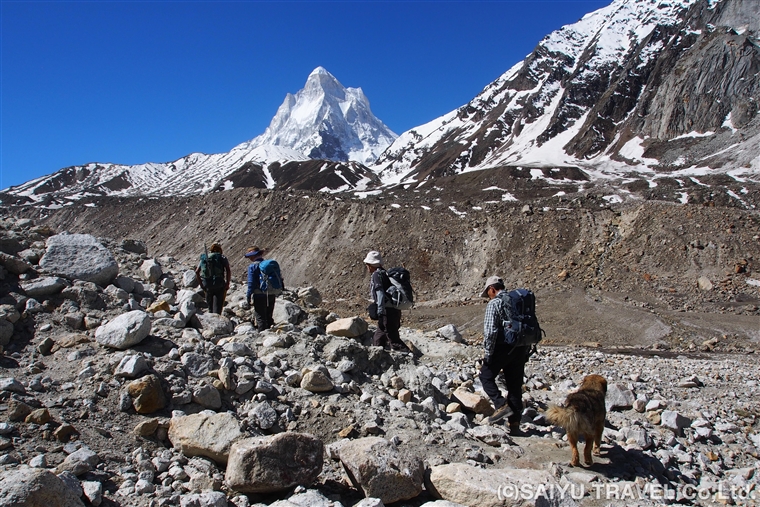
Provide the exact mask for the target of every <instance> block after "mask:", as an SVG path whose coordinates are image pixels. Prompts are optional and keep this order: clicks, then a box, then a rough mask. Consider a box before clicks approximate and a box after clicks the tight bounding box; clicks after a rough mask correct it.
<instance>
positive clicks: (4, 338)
mask: <svg viewBox="0 0 760 507" xmlns="http://www.w3.org/2000/svg"><path fill="white" fill-rule="evenodd" d="M14 330H15V328H14V327H13V324H11V323H10V322H8V321H7V320H5V319H0V345H2V346H6V345H8V344H9V343H10V342H11V338H13V331H14Z"/></svg>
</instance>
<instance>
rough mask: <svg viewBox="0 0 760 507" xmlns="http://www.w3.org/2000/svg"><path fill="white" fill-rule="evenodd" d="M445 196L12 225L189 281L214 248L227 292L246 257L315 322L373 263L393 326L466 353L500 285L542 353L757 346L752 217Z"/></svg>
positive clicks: (131, 208) (116, 213) (298, 195)
mask: <svg viewBox="0 0 760 507" xmlns="http://www.w3.org/2000/svg"><path fill="white" fill-rule="evenodd" d="M447 188H453V189H455V190H450V191H448V192H443V191H441V190H442V189H440V188H434V187H431V188H428V189H425V188H424V187H422V188H418V189H416V190H414V189H409V190H403V189H398V190H395V191H393V192H390V193H388V192H386V193H385V194H384V195H377V196H369V197H367V198H365V199H358V198H353V197H351V196H350V195H346V194H340V195H337V194H336V195H329V194H322V193H318V192H298V191H267V190H257V189H237V190H231V191H224V192H216V193H212V194H208V195H204V196H198V197H192V198H167V199H144V198H134V199H103V200H99V201H95V202H94V203H90V204H89V205H83V204H74V205H72V206H67V207H65V208H62V209H59V210H52V211H51V210H43V211H40V210H27V211H26V213H25V214H27V215H28V216H33V217H34V218H36V219H42V220H43V221H44V222H46V223H48V224H49V225H51V226H53V227H54V228H56V229H57V230H59V231H64V230H68V231H69V232H87V233H92V234H95V235H98V236H103V237H109V238H117V239H120V238H132V239H139V240H142V241H144V242H146V244H147V245H148V247H149V253H148V255H149V256H151V257H160V256H164V255H168V256H171V257H174V258H175V259H177V260H179V261H182V262H185V263H187V264H188V265H189V266H193V265H194V264H195V263H196V262H197V258H198V255H199V254H200V253H201V252H202V251H203V245H204V242H205V244H206V245H209V244H210V243H211V242H212V241H220V242H221V243H222V245H223V246H224V249H225V253H226V255H227V256H228V257H229V258H230V261H231V263H232V267H233V278H236V279H238V280H240V281H243V280H244V273H245V267H246V265H247V261H246V260H245V259H244V258H243V253H244V252H245V250H246V248H247V247H250V246H252V245H258V246H260V247H264V248H267V249H268V250H269V252H270V253H269V255H270V256H271V257H274V258H276V259H277V260H278V261H279V262H280V264H281V266H282V267H283V270H284V273H285V278H286V280H285V281H286V284H287V285H289V286H291V287H296V286H310V285H311V286H315V287H316V288H318V289H319V291H320V292H321V293H322V295H323V297H324V298H325V300H326V303H325V306H326V307H329V308H331V309H334V310H336V311H338V312H339V313H341V314H344V315H349V314H363V313H364V308H365V306H366V302H365V295H366V291H367V287H366V285H367V274H366V272H365V269H364V265H363V264H362V262H361V261H362V259H363V257H364V255H365V254H366V252H367V251H368V250H370V249H378V250H380V251H381V252H382V253H383V255H384V257H385V259H386V267H391V266H395V265H401V264H403V265H405V266H406V267H407V268H408V269H409V270H410V271H411V273H412V277H413V283H414V286H415V289H416V292H417V307H416V308H415V309H413V310H411V311H410V312H405V317H404V319H405V323H407V324H408V325H411V326H416V327H421V328H425V329H429V328H435V327H438V326H440V325H444V324H447V323H453V324H455V325H457V326H458V327H459V328H460V330H461V331H462V332H463V334H464V335H465V336H466V337H468V339H470V340H477V339H478V338H479V336H478V333H479V331H480V326H481V322H482V313H483V303H484V302H483V301H482V300H480V299H479V298H478V297H477V294H478V293H479V291H480V288H481V286H482V284H483V283H484V281H485V278H486V277H487V276H489V275H491V274H500V275H502V276H503V277H504V279H505V281H506V282H507V285H508V286H510V287H515V286H524V287H529V288H531V289H533V290H534V291H535V292H536V294H537V297H538V313H539V318H540V319H541V321H542V324H543V326H544V327H545V329H546V332H547V342H549V343H563V344H572V343H587V342H596V343H598V344H600V345H602V346H609V347H618V346H635V347H637V348H638V347H640V348H647V347H652V346H655V347H656V348H664V347H676V348H687V349H688V348H695V347H696V348H704V347H708V346H709V347H713V348H715V347H717V348H718V349H721V348H727V349H732V348H736V347H739V348H740V349H743V348H744V347H753V348H754V347H757V346H758V344H760V310H758V306H760V286H758V283H760V282H758V280H760V272H758V270H759V269H760V268H759V267H758V260H760V216H759V215H758V213H757V212H755V211H747V210H742V209H739V208H735V207H712V206H703V205H680V204H673V203H665V202H656V201H640V202H639V203H637V204H635V205H631V204H628V205H620V207H615V208H613V207H611V206H610V205H608V204H607V202H606V201H604V200H602V199H598V198H594V196H588V195H586V196H581V197H578V198H574V199H570V198H568V197H556V196H555V197H552V198H546V199H543V200H540V201H534V202H533V203H532V204H531V205H530V206H527V205H524V204H523V203H520V204H516V203H510V202H502V201H498V200H492V201H486V202H483V199H484V198H485V199H487V198H488V197H490V195H489V194H488V193H487V192H483V191H482V190H480V189H477V191H469V192H468V191H467V190H466V188H470V187H457V186H448V187H447ZM472 188H474V187H472ZM480 188H483V187H482V186H481V187H480ZM93 204H94V205H93ZM700 278H701V279H702V281H701V283H702V286H701V288H700V285H699V281H700ZM708 341H710V343H709V344H708V345H703V344H704V342H708ZM716 341H717V344H716Z"/></svg>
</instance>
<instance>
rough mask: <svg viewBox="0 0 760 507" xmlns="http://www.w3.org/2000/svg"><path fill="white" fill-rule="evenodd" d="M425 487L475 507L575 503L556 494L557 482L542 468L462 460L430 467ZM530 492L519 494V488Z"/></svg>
mask: <svg viewBox="0 0 760 507" xmlns="http://www.w3.org/2000/svg"><path fill="white" fill-rule="evenodd" d="M425 487H426V489H427V490H428V491H429V492H430V493H432V494H433V495H434V496H436V497H438V498H442V499H444V500H448V501H449V502H455V503H460V504H462V505H473V506H474V505H477V506H478V507H512V506H514V507H517V506H520V507H529V506H530V507H575V505H576V503H575V501H573V499H572V498H571V497H570V495H569V494H567V495H560V494H559V493H558V492H559V491H560V488H559V483H558V482H557V480H556V479H555V478H554V476H553V475H552V474H551V473H550V472H548V471H545V470H524V469H509V468H503V469H498V470H495V469H488V470H487V469H483V468H478V467H473V466H470V465H466V464H464V463H451V464H448V465H437V466H432V467H430V473H429V475H428V477H426V480H425ZM522 491H525V492H531V494H527V493H526V494H519V493H520V492H522Z"/></svg>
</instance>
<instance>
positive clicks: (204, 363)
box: [180, 352, 217, 377]
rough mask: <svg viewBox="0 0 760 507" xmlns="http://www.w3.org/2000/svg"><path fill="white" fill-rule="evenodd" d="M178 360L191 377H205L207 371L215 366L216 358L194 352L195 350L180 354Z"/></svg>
mask: <svg viewBox="0 0 760 507" xmlns="http://www.w3.org/2000/svg"><path fill="white" fill-rule="evenodd" d="M180 361H181V362H182V366H184V368H185V372H186V373H187V374H188V375H190V376H191V377H205V376H206V375H208V372H210V371H211V370H213V369H215V368H216V366H217V364H216V360H214V358H213V357H211V356H208V355H205V354H196V353H195V352H188V353H187V354H182V357H181V358H180Z"/></svg>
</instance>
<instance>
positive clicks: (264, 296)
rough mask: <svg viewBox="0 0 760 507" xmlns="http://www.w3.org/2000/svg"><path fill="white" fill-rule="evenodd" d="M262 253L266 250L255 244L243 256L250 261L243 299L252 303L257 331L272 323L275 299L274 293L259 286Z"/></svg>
mask: <svg viewBox="0 0 760 507" xmlns="http://www.w3.org/2000/svg"><path fill="white" fill-rule="evenodd" d="M264 253H266V250H264V249H262V248H259V247H257V246H254V247H251V248H249V249H248V251H247V252H246V253H245V258H246V259H248V260H249V261H251V263H250V264H249V265H248V292H247V293H246V295H245V299H246V301H248V304H249V305H250V304H252V305H253V317H254V319H255V320H256V329H258V330H259V331H265V330H267V329H269V328H270V327H272V326H273V325H274V303H275V300H276V299H277V295H276V294H273V293H265V292H263V291H262V290H261V289H260V286H259V280H260V278H261V273H260V270H259V266H260V265H261V262H262V261H263V260H264Z"/></svg>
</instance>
